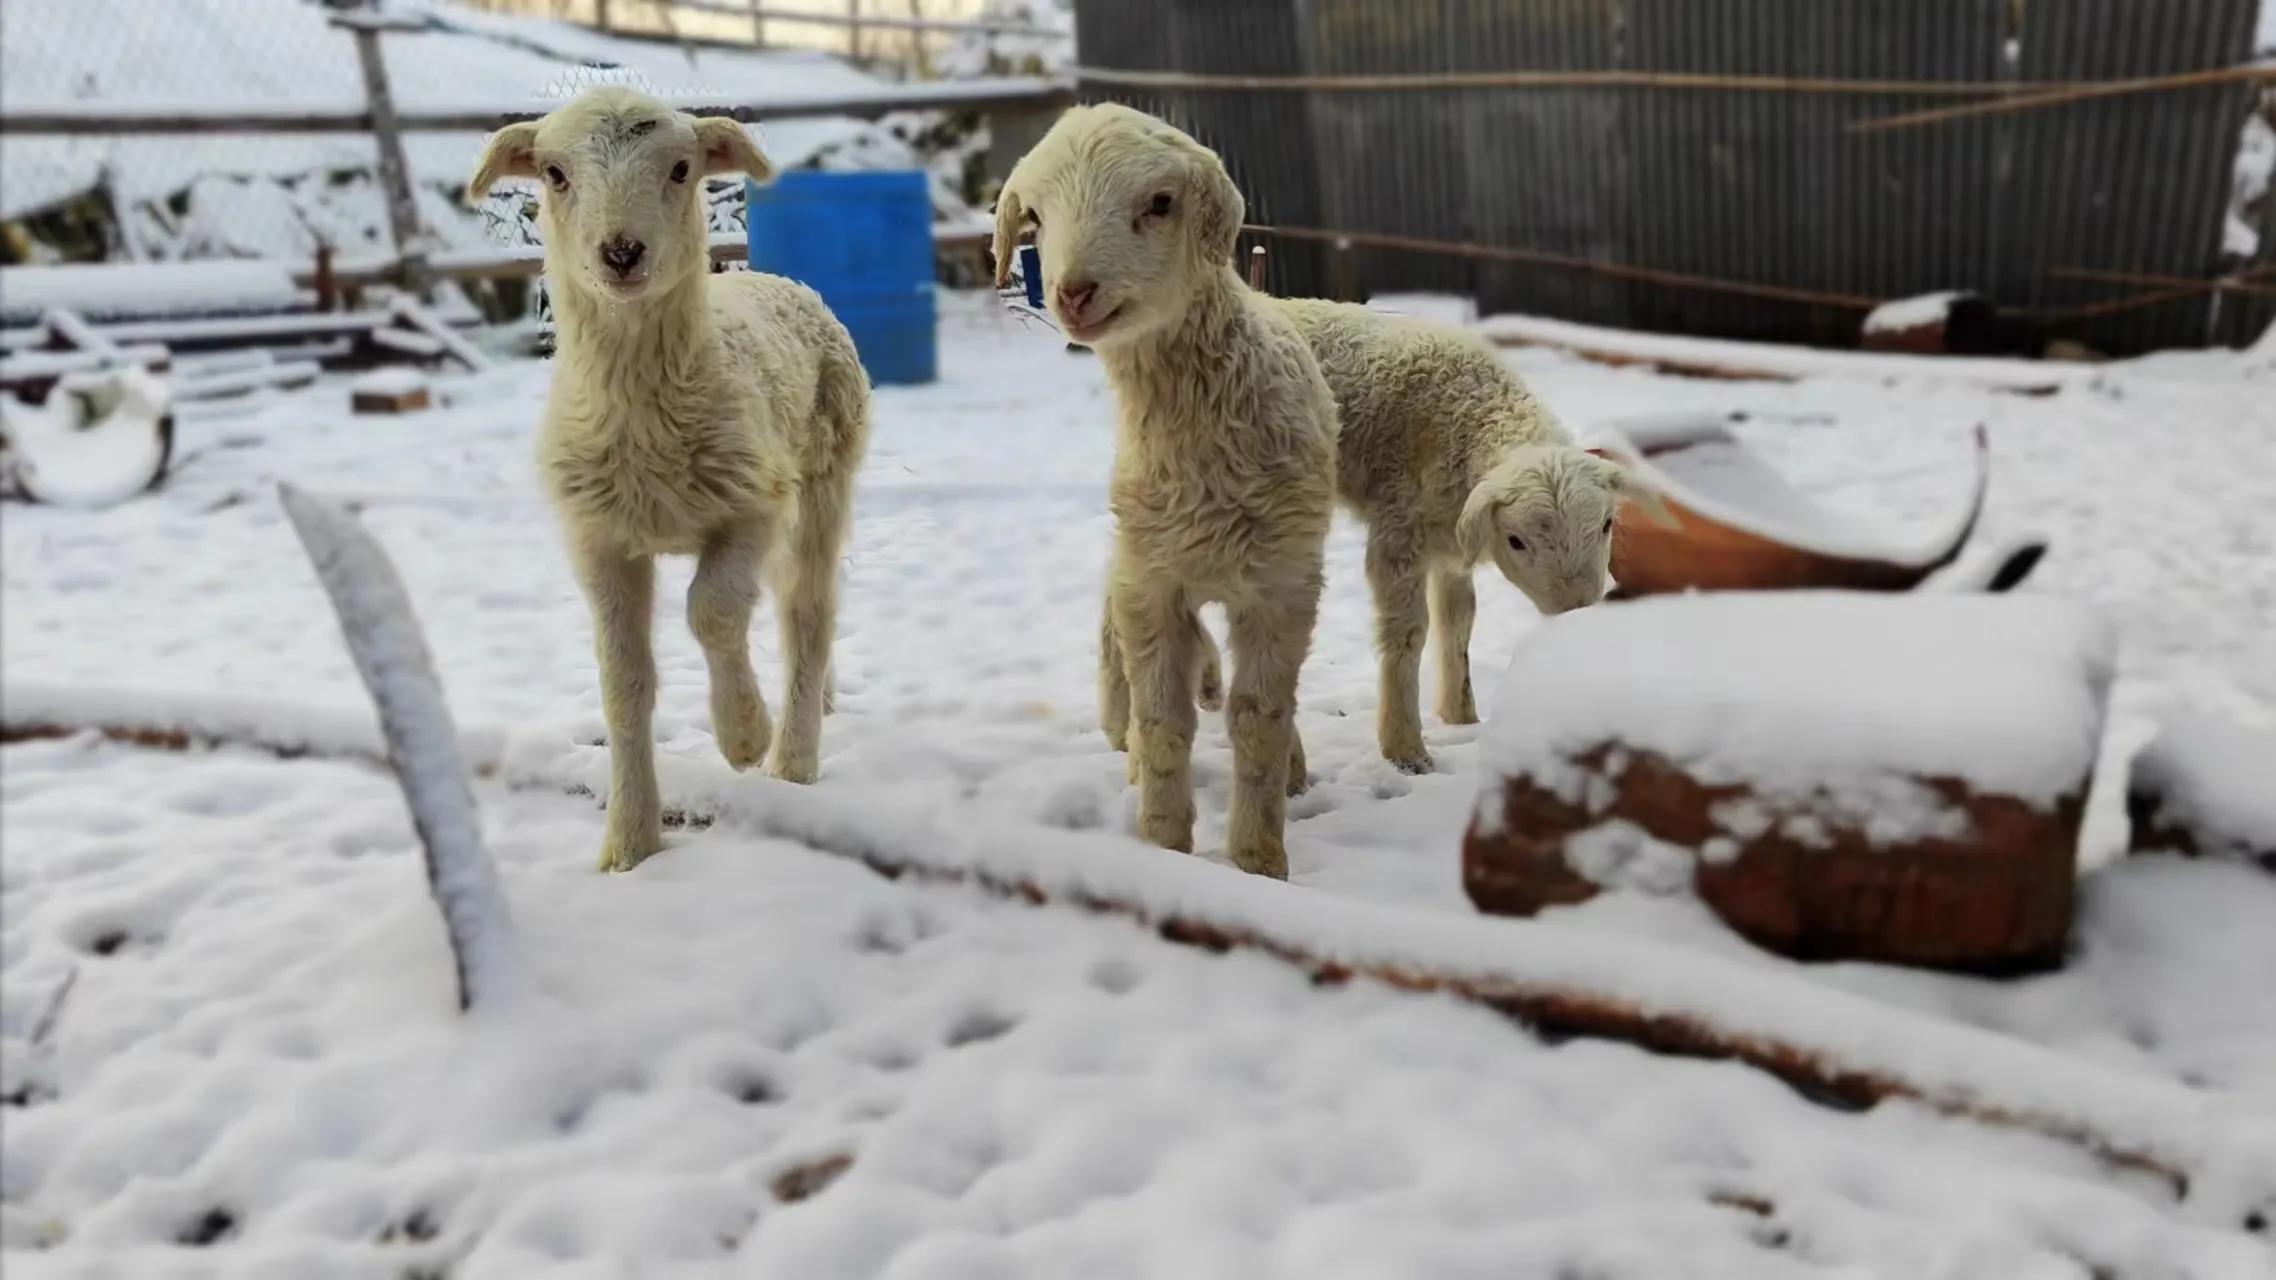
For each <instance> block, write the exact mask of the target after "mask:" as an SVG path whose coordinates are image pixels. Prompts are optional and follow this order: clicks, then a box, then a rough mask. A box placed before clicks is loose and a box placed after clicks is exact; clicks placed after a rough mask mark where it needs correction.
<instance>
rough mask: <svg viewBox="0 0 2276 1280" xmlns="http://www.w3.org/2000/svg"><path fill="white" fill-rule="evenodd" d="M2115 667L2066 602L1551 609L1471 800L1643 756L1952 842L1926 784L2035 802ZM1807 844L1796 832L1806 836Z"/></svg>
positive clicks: (1789, 816) (1705, 599) (1956, 598)
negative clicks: (1934, 780) (1594, 757)
mask: <svg viewBox="0 0 2276 1280" xmlns="http://www.w3.org/2000/svg"><path fill="white" fill-rule="evenodd" d="M2115 659H2116V653H2115V641H2114V637H2113V636H2111V635H2110V634H2109V632H2108V630H2107V629H2106V628H2104V627H2103V626H2101V625H2100V624H2099V623H2098V622H2097V621H2096V620H2095V619H2093V618H2092V617H2091V616H2089V615H2087V614H2086V613H2085V612H2084V611H2082V610H2081V609H2079V608H2078V607H2077V606H2075V605H2073V604H2071V603H2069V602H2067V601H2061V600H2053V599H2047V598H2039V597H2030V596H1983V595H1932V596H1925V597H1909V598H1908V597H1905V596H1897V595H1882V594H1864V593H1848V592H1832V591H1822V592H1820V591H1813V592H1786V593H1752V592H1729V593H1717V594H1711V595H1693V596H1676V597H1655V598H1650V599H1645V600H1637V601H1631V602H1623V603H1616V604H1606V605H1601V606H1598V607H1596V608H1592V609H1586V610H1581V611H1578V612H1574V613H1568V614H1563V615H1560V616H1558V617H1557V618H1556V619H1554V620H1552V621H1551V622H1549V623H1548V624H1547V625H1545V626H1543V627H1541V628H1540V629H1539V630H1538V631H1537V632H1536V633H1535V634H1534V636H1533V638H1532V639H1531V640H1530V641H1528V642H1527V643H1526V645H1525V646H1524V647H1523V648H1522V649H1520V650H1519V652H1518V655H1517V658H1516V659H1515V661H1514V662H1513V663H1512V665H1511V667H1510V669H1509V671H1508V673H1507V674H1506V675H1505V676H1504V678H1503V681H1502V688H1501V694H1500V697H1499V699H1498V701H1497V702H1496V703H1495V705H1494V711H1493V715H1492V717H1490V719H1491V720H1492V722H1494V723H1498V724H1506V725H1511V726H1515V727H1514V728H1513V729H1508V730H1504V731H1501V732H1498V733H1493V734H1489V735H1488V736H1487V739H1486V747H1485V749H1484V761H1483V763H1484V768H1485V772H1484V777H1485V778H1486V779H1487V781H1486V782H1485V784H1484V786H1483V788H1482V794H1481V796H1480V800H1479V804H1480V808H1481V810H1482V811H1484V812H1489V813H1491V812H1495V811H1498V809H1499V808H1500V806H1501V802H1502V794H1501V793H1502V788H1501V785H1500V781H1499V780H1500V779H1502V778H1517V777H1523V778H1528V779H1531V780H1533V781H1535V782H1537V783H1539V784H1542V785H1545V786H1548V787H1550V788H1551V789H1553V790H1555V791H1557V792H1558V793H1559V794H1561V795H1565V796H1566V797H1567V798H1568V799H1570V800H1572V801H1574V802H1576V803H1579V802H1582V801H1584V800H1585V799H1587V797H1586V796H1585V795H1584V789H1585V784H1586V783H1587V781H1588V779H1589V777H1590V776H1591V775H1590V773H1589V772H1588V771H1587V770H1586V769H1585V768H1583V767H1582V766H1580V765H1577V764H1576V763H1574V762H1575V760H1576V758H1577V757H1579V756H1581V755H1583V754H1585V753H1587V752H1588V751H1590V750H1592V749H1594V748H1596V747H1599V746H1602V745H1604V744H1608V743H1609V744H1616V745H1617V746H1618V747H1620V748H1622V749H1624V750H1627V751H1649V752H1652V753H1654V754H1656V755H1658V756H1660V757H1662V758H1664V759H1666V760H1668V761H1670V762H1671V763H1672V764H1674V765H1675V766H1676V767H1677V768H1679V769H1682V770H1683V771H1684V772H1685V773H1686V774H1688V775H1690V776H1691V777H1693V778H1695V779H1697V780H1698V781H1700V782H1701V783H1703V784H1705V785H1708V786H1720V785H1726V784H1743V785H1747V786H1749V787H1751V788H1752V789H1753V792H1754V795H1755V797H1756V798H1757V800H1758V801H1760V802H1761V803H1763V804H1766V805H1768V806H1770V807H1771V808H1773V809H1775V810H1777V811H1778V812H1779V814H1780V816H1781V819H1782V820H1783V821H1784V822H1786V823H1788V824H1792V823H1795V822H1797V821H1799V820H1802V819H1804V818H1811V819H1836V820H1839V821H1841V822H1842V823H1843V824H1844V825H1848V826H1854V827H1860V828H1862V829H1864V830H1865V832H1866V834H1867V835H1868V837H1869V838H1872V839H1874V840H1875V842H1876V843H1890V842H1894V841H1897V840H1903V839H1911V838H1914V837H1916V836H1918V835H1921V834H1925V833H1944V834H1949V827H1950V820H1951V819H1952V817H1953V815H1951V814H1949V813H1947V812H1946V809H1947V808H1948V806H1946V805H1944V804H1943V803H1942V802H1941V801H1939V800H1938V799H1937V797H1936V795H1935V793H1934V792H1932V791H1930V790H1928V789H1927V788H1926V787H1924V786H1922V785H1921V784H1920V782H1919V780H1920V779H1925V778H1931V777H1951V778H1958V779H1960V780H1961V781H1963V782H1965V783H1967V784H1968V785H1969V787H1970V788H1971V789H1972V790H1973V791H1974V792H1976V793H1977V794H1979V795H1984V794H1990V795H2004V796H2013V797H2016V798H2019V799H2022V800H2024V801H2026V802H2028V803H2030V804H2033V805H2037V806H2039V807H2042V808H2050V807H2052V806H2053V805H2054V804H2055V803H2056V802H2057V801H2058V800H2060V799H2062V798H2063V797H2064V796H2066V795H2072V794H2076V793H2078V792H2079V791H2080V790H2081V789H2082V784H2083V783H2084V782H2085V780H2086V778H2087V775H2088V773H2089V771H2090V770H2091V769H2092V768H2093V766H2094V762H2095V760H2096V759H2097V757H2098V756H2099V755H2100V754H2101V741H2102V714H2103V701H2104V695H2105V691H2106V689H2107V687H2108V685H2109V682H2110V678H2111V673H2112V668H2113V665H2114V662H2115ZM1805 842H1806V841H1805Z"/></svg>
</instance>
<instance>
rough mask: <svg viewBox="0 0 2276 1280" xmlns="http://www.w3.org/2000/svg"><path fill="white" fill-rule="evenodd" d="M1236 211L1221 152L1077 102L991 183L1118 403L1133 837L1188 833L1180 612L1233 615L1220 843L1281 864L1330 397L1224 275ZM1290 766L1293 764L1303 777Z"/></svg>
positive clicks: (1239, 204)
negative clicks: (1230, 768)
mask: <svg viewBox="0 0 2276 1280" xmlns="http://www.w3.org/2000/svg"><path fill="white" fill-rule="evenodd" d="M1244 211H1245V208H1244V203H1243V201H1242V199H1241V193H1240V192H1239V191H1238V190H1237V189H1236V188H1235V187H1234V186H1233V182H1232V179H1231V178H1230V177H1228V176H1227V175H1226V172H1225V166H1224V165H1223V164H1222V163H1221V162H1220V161H1219V160H1218V158H1217V156H1216V155H1215V153H1213V152H1211V151H1210V150H1209V149H1208V148H1206V147H1204V146H1202V145H1201V144H1200V143H1198V142H1195V141H1194V140H1193V139H1192V138H1189V137H1187V136H1186V135H1185V134H1183V133H1180V132H1179V131H1177V130H1176V129H1174V128H1171V127H1170V126H1169V125H1167V124H1164V123H1163V122H1161V121H1160V120H1156V119H1154V118H1153V117H1151V116H1148V115H1145V114H1143V113H1141V112H1137V111H1132V110H1130V109H1129V108H1127V107H1119V106H1095V107H1077V108H1075V109H1073V110H1071V111H1069V112H1067V113H1066V114H1065V115H1064V116H1062V117H1060V119H1059V121H1058V122H1057V123H1056V124H1054V125H1053V126H1052V128H1051V131H1050V132H1049V133H1047V134H1045V135H1044V137H1043V140H1042V141H1041V142H1039V143H1037V144H1036V146H1035V149H1034V150H1032V151H1030V152H1029V153H1028V154H1027V155H1026V156H1025V157H1024V158H1022V159H1021V160H1020V162H1019V164H1018V165H1017V166H1015V167H1014V168H1013V170H1012V173H1011V176H1010V178H1009V179H1008V180H1006V182H1005V184H1004V189H1003V192H1002V194H1001V195H1000V196H999V197H998V199H997V204H996V243H995V248H996V261H997V263H998V265H999V269H1001V268H1002V267H1003V265H1004V264H1007V263H1009V261H1010V260H1011V256H1012V251H1013V245H1014V243H1015V242H1016V241H1017V239H1018V237H1019V235H1020V233H1021V231H1022V229H1023V228H1024V229H1032V230H1033V232H1034V234H1035V239H1036V244H1037V248H1038V250H1039V252H1040V255H1041V259H1042V265H1043V275H1044V280H1045V282H1046V283H1047V284H1048V285H1049V286H1050V288H1049V293H1050V299H1049V305H1050V308H1051V312H1052V314H1053V316H1054V317H1056V319H1057V320H1058V322H1059V324H1060V326H1061V327H1062V328H1063V329H1064V330H1065V331H1066V333H1067V335H1068V336H1069V337H1070V338H1072V339H1073V340H1075V341H1076V342H1079V343H1082V344H1084V345H1086V346H1090V347H1094V348H1096V349H1097V351H1098V354H1099V360H1100V363H1101V364H1102V365H1103V366H1104V368H1105V370H1106V375H1107V380H1108V382H1109V383H1110V384H1111V385H1112V386H1113V388H1114V392H1115V400H1116V407H1117V413H1116V419H1117V420H1116V428H1115V431H1116V435H1115V460H1114V475H1113V482H1112V486H1111V490H1110V501H1111V504H1112V506H1113V509H1114V514H1115V524H1116V537H1115V550H1114V559H1113V563H1112V565H1111V567H1110V569H1109V572H1108V590H1107V596H1108V610H1109V616H1108V623H1107V626H1106V627H1105V628H1104V631H1105V633H1106V634H1105V635H1104V636H1103V639H1104V641H1105V647H1106V648H1108V649H1109V650H1110V651H1113V652H1114V653H1115V654H1116V655H1117V657H1118V660H1117V659H1109V661H1112V662H1114V663H1115V666H1116V670H1117V674H1118V676H1120V675H1124V674H1126V675H1127V678H1128V682H1129V697H1130V712H1131V724H1130V735H1131V736H1130V742H1129V746H1130V752H1131V761H1130V766H1131V770H1132V773H1133V775H1134V777H1135V779H1136V781H1137V783H1138V788H1139V792H1138V830H1139V834H1140V835H1141V836H1142V837H1143V838H1145V839H1147V840H1149V841H1152V842H1153V843H1155V844H1159V845H1163V846H1166V847H1168V848H1172V849H1182V850H1188V851H1190V850H1191V849H1192V848H1193V821H1194V812H1193V779H1192V763H1191V756H1192V751H1193V733H1194V722H1195V712H1194V701H1193V697H1194V685H1195V679H1196V673H1197V671H1198V669H1199V664H1200V658H1201V651H1200V647H1199V646H1200V645H1201V643H1202V637H1203V634H1204V633H1202V632H1201V630H1200V628H1199V627H1198V626H1197V625H1196V624H1195V621H1194V610H1195V609H1196V608H1197V607H1199V606H1200V605H1201V604H1203V603H1205V602H1208V601H1212V600H1214V601H1221V602H1223V603H1224V605H1225V609H1226V613H1227V614H1228V616H1229V617H1230V619H1231V622H1232V650H1233V676H1232V682H1231V686H1230V688H1229V689H1228V690H1227V691H1226V712H1225V714H1226V723H1227V727H1228V730H1229V732H1230V734H1231V737H1232V739H1233V764H1234V777H1233V797H1232V806H1231V813H1230V815H1229V821H1228V831H1227V838H1226V844H1227V852H1228V854H1229V855H1230V857H1231V859H1232V862H1233V864H1234V865H1235V866H1237V867H1240V868H1242V869H1243V870H1247V871H1252V872H1256V873H1259V874H1263V875H1270V876H1279V877H1285V876H1286V875H1287V874H1288V856H1287V852H1286V847H1285V845H1284V844H1283V827H1284V825H1285V822H1286V817H1287V805H1288V802H1287V789H1288V786H1289V783H1290V764H1291V756H1292V753H1293V751H1294V750H1295V718H1296V678H1297V671H1298V669H1299V668H1300V667H1302V665H1303V662H1304V655H1305V652H1306V650H1307V649H1309V648H1310V646H1311V639H1312V624H1313V620H1314V619H1315V617H1316V616H1317V615H1318V611H1319V597H1320V583H1321V559H1322V554H1323V543H1324V541H1325V539H1326V537H1327V532H1328V522H1329V520H1330V518H1331V516H1332V514H1333V511H1334V506H1335V402H1334V400H1333V399H1332V398H1331V396H1330V394H1329V391H1328V386H1327V383H1326V381H1325V380H1324V379H1322V378H1321V376H1320V370H1319V366H1318V364H1317V363H1316V362H1315V361H1314V360H1313V358H1312V353H1311V352H1310V350H1308V349H1307V348H1306V347H1305V345H1304V340H1303V339H1302V338H1301V337H1300V336H1298V334H1297V333H1296V331H1295V330H1294V328H1293V327H1291V326H1290V324H1289V323H1288V321H1287V320H1286V319H1284V318H1282V317H1281V316H1280V315H1278V314H1277V313H1276V312H1275V311H1274V310H1273V309H1272V308H1271V307H1270V306H1269V305H1268V304H1267V303H1266V301H1265V300H1264V299H1262V298H1260V297H1259V296H1258V295H1256V294H1255V293H1253V292H1251V291H1250V290H1249V288H1248V286H1247V285H1245V284H1243V283H1242V282H1241V280H1240V277H1239V276H1238V275H1236V274H1235V273H1234V271H1233V268H1232V266H1231V265H1230V264H1231V261H1232V253H1233V240H1234V237H1235V236H1236V235H1237V234H1238V232H1239V231H1240V227H1241V218H1242V215H1243V213H1244ZM1298 781H1299V782H1300V781H1301V775H1300V774H1299V776H1298Z"/></svg>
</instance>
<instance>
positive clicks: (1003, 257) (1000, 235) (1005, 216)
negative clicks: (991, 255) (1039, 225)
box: [995, 181, 1027, 289]
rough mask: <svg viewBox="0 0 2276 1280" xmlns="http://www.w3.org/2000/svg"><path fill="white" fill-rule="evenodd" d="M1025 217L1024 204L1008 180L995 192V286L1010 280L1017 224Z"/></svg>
mask: <svg viewBox="0 0 2276 1280" xmlns="http://www.w3.org/2000/svg"><path fill="white" fill-rule="evenodd" d="M1026 217H1027V209H1026V206H1024V205H1022V204H1021V203H1020V202H1019V193H1018V192H1016V191H1014V190H1012V184H1011V183H1010V182H1008V181H1007V182H1005V183H1004V189H1003V190H1001V191H999V192H997V193H996V245H995V253H996V287H997V288H999V289H1001V288H1003V287H1004V286H1005V285H1006V284H1008V283H1009V282H1010V281H1011V278H1012V257H1013V255H1014V254H1016V253H1018V252H1019V224H1020V222H1021V220H1023V219H1024V218H1026Z"/></svg>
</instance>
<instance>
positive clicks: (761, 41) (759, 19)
mask: <svg viewBox="0 0 2276 1280" xmlns="http://www.w3.org/2000/svg"><path fill="white" fill-rule="evenodd" d="M765 3H766V0H751V47H752V48H754V49H764V48H766V47H767V15H766V11H765V10H764V9H761V8H760V7H759V6H760V5H762V4H765Z"/></svg>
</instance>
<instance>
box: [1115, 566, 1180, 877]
mask: <svg viewBox="0 0 2276 1280" xmlns="http://www.w3.org/2000/svg"><path fill="white" fill-rule="evenodd" d="M1183 597H1184V592H1183V591H1182V590H1180V589H1179V588H1177V587H1175V586H1172V585H1168V584H1160V583H1150V582H1131V581H1127V580H1125V581H1122V582H1118V583H1117V584H1116V586H1115V587H1114V589H1113V591H1112V593H1111V596H1110V601H1111V603H1112V605H1113V608H1114V631H1115V636H1116V638H1117V640H1118V641H1119V642H1120V644H1121V646H1122V653H1123V661H1124V663H1125V664H1126V667H1127V670H1128V673H1129V681H1130V712H1131V726H1130V727H1131V736H1130V763H1131V772H1132V773H1133V775H1134V777H1135V780H1136V782H1137V783H1138V836H1139V838H1140V839H1142V840H1145V841H1148V842H1150V843H1152V844H1158V845H1160V846H1162V847H1163V848H1165V849H1177V850H1180V851H1182V852H1186V853H1191V852H1193V729H1194V722H1195V719H1196V718H1197V717H1196V715H1195V712H1194V706H1193V685H1192V672H1193V655H1192V653H1191V652H1190V650H1191V647H1192V643H1193V630H1192V628H1191V627H1189V626H1188V625H1187V624H1186V620H1185V613H1186V608H1187V606H1186V603H1185V600H1184V598H1183Z"/></svg>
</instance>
